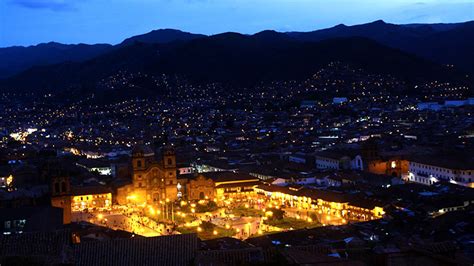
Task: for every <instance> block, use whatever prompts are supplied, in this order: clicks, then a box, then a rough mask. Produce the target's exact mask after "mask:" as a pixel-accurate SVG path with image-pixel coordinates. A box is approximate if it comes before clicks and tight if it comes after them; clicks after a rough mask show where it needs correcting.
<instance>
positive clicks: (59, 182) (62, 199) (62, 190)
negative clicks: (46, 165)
mask: <svg viewBox="0 0 474 266" xmlns="http://www.w3.org/2000/svg"><path fill="white" fill-rule="evenodd" d="M71 195H72V192H71V184H70V182H69V177H65V176H62V177H53V178H52V179H51V206H53V207H58V208H62V209H63V223H64V224H69V223H71V219H72V215H71Z"/></svg>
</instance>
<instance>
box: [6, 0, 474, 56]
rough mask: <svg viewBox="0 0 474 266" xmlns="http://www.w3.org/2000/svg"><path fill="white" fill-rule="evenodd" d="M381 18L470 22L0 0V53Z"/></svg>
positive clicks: (419, 8)
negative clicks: (175, 32) (172, 32)
mask: <svg viewBox="0 0 474 266" xmlns="http://www.w3.org/2000/svg"><path fill="white" fill-rule="evenodd" d="M377 19H383V20H385V21H386V22H391V23H400V24H405V23H449V22H462V21H468V20H474V0H467V1H466V0H464V1H462V0H461V1H459V0H419V1H417V0H415V1H408V0H360V1H348V0H0V47H5V46H12V45H31V44H37V43H41V42H49V41H57V42H62V43H80V42H83V43H111V44H116V43H119V42H121V41H122V40H123V39H124V38H127V37H130V36H132V35H137V34H142V33H146V32H148V31H150V30H153V29H159V28H174V29H180V30H184V31H189V32H194V33H204V34H215V33H221V32H226V31H235V32H241V33H255V32H258V31H261V30H264V29H274V30H277V31H310V30H315V29H321V28H326V27H331V26H334V25H337V24H340V23H344V24H346V25H353V24H360V23H366V22H370V21H374V20H377Z"/></svg>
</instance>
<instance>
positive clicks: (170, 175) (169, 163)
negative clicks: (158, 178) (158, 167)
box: [162, 146, 178, 201]
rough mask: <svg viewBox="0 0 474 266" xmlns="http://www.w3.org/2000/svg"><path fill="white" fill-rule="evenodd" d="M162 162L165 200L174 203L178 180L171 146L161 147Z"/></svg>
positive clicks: (174, 156) (174, 154)
mask: <svg viewBox="0 0 474 266" xmlns="http://www.w3.org/2000/svg"><path fill="white" fill-rule="evenodd" d="M162 160H163V161H162V165H163V174H164V180H165V187H166V198H168V199H169V200H172V201H174V200H176V198H177V193H178V189H177V185H178V180H177V176H176V152H175V150H174V149H173V148H172V147H171V146H166V147H163V155H162Z"/></svg>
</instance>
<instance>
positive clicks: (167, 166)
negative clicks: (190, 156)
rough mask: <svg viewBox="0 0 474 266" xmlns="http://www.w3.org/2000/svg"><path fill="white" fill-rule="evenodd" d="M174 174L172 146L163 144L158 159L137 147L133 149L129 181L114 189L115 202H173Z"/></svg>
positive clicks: (174, 158)
mask: <svg viewBox="0 0 474 266" xmlns="http://www.w3.org/2000/svg"><path fill="white" fill-rule="evenodd" d="M176 174H177V171H176V154H175V151H174V149H173V148H171V147H164V148H163V150H162V156H161V158H160V159H158V160H157V159H155V156H154V153H153V151H151V150H150V149H148V148H146V147H141V146H137V147H135V148H134V149H133V151H132V184H129V185H127V186H124V187H121V188H119V189H118V190H117V202H118V203H119V204H127V203H135V204H143V203H146V204H148V205H158V204H160V202H164V201H175V200H176V199H177V194H178V189H177V185H178V181H177V177H176Z"/></svg>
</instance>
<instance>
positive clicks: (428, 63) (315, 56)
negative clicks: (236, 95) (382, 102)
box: [0, 21, 474, 90]
mask: <svg viewBox="0 0 474 266" xmlns="http://www.w3.org/2000/svg"><path fill="white" fill-rule="evenodd" d="M472 47H474V22H465V23H456V24H409V25H395V24H389V23H385V22H383V21H375V22H372V23H367V24H362V25H356V26H345V25H338V26H335V27H332V28H328V29H324V30H317V31H313V32H286V33H280V32H275V31H263V32H259V33H257V34H254V35H243V34H238V33H223V34H217V35H212V36H205V35H201V34H192V33H187V32H182V31H178V30H171V29H164V30H155V31H151V32H149V33H147V34H143V35H138V36H134V37H131V38H128V39H126V40H124V41H123V42H122V43H120V44H117V45H108V44H96V45H86V44H78V45H64V44H58V43H47V44H39V45H36V46H29V47H9V48H0V77H4V80H1V81H0V86H1V87H3V88H9V89H12V88H15V89H17V88H22V89H45V90H55V89H62V88H65V87H71V86H76V87H77V86H80V87H84V86H87V87H93V86H95V85H94V84H96V82H97V81H99V80H101V79H104V78H106V77H107V76H110V75H113V74H114V73H116V72H117V71H120V70H126V71H140V72H144V73H150V74H161V73H163V74H182V75H185V76H187V77H189V78H190V79H191V80H193V81H196V82H209V81H222V82H231V83H238V84H241V85H250V84H254V83H255V82H260V81H265V80H274V79H297V78H305V77H307V76H308V75H310V74H312V73H313V72H314V71H315V70H317V68H318V67H321V66H322V65H324V64H327V63H328V62H330V61H343V62H347V63H351V64H354V65H356V66H360V67H363V68H366V69H368V70H371V71H373V72H381V73H389V74H394V75H398V76H400V77H402V78H404V79H406V80H416V79H425V78H433V77H447V78H449V79H451V78H454V79H456V78H459V77H464V74H462V73H469V74H470V73H474V63H473V62H474V50H473V49H472ZM442 64H449V65H455V67H454V68H451V67H450V68H446V67H445V66H443V65H442ZM448 76H449V77H448Z"/></svg>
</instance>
